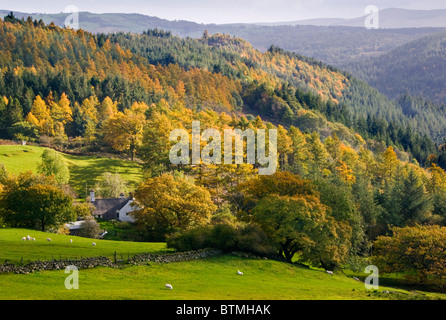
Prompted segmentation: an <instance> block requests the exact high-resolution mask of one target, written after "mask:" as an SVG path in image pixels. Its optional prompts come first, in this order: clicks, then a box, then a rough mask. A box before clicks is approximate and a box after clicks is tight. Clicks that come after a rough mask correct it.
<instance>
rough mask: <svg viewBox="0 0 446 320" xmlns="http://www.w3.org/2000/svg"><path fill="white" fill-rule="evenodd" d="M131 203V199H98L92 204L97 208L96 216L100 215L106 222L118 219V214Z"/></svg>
mask: <svg viewBox="0 0 446 320" xmlns="http://www.w3.org/2000/svg"><path fill="white" fill-rule="evenodd" d="M129 201H130V199H129V198H117V199H96V200H95V201H94V202H92V204H93V205H94V207H95V211H94V215H96V216H98V215H100V216H102V219H105V220H112V219H116V218H117V216H116V212H117V211H120V210H121V209H122V208H124V206H125V205H126V204H127V203H128V202H129Z"/></svg>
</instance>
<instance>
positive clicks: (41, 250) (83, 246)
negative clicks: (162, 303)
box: [0, 228, 171, 264]
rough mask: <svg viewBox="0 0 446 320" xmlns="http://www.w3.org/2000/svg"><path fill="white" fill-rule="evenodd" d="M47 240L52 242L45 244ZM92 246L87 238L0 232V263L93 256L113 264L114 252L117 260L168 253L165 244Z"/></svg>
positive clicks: (107, 243) (108, 242)
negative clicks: (28, 236) (132, 256)
mask: <svg viewBox="0 0 446 320" xmlns="http://www.w3.org/2000/svg"><path fill="white" fill-rule="evenodd" d="M27 235H30V236H31V237H34V238H36V241H35V242H34V241H22V240H21V239H22V238H23V237H26V236H27ZM47 238H51V240H52V241H51V242H49V241H47V240H46V239H47ZM70 239H73V243H70V241H69V240H70ZM92 242H93V240H92V239H88V238H82V237H75V236H68V235H60V234H49V233H46V232H40V231H35V230H26V229H10V228H8V229H0V263H4V261H5V260H8V262H11V263H15V264H17V263H20V262H21V260H22V257H23V263H28V262H30V261H35V260H50V259H52V258H54V259H60V258H62V259H66V258H68V259H71V258H80V257H84V258H85V257H95V256H103V257H108V258H110V259H111V260H112V259H113V258H114V252H115V251H116V252H117V255H118V258H120V257H121V255H122V256H123V258H125V259H127V256H128V255H132V254H136V253H140V252H151V253H165V252H170V251H171V250H170V249H167V248H166V244H165V243H155V242H150V243H149V242H129V241H111V240H94V242H95V243H96V246H93V245H92Z"/></svg>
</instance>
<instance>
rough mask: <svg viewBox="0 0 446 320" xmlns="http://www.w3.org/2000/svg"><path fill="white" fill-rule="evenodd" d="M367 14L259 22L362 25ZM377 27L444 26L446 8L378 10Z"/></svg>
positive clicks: (445, 22) (292, 24)
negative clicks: (348, 16)
mask: <svg viewBox="0 0 446 320" xmlns="http://www.w3.org/2000/svg"><path fill="white" fill-rule="evenodd" d="M366 17H367V15H364V16H361V17H357V18H353V19H337V18H326V19H323V18H321V19H309V20H299V21H288V22H277V23H259V24H260V25H269V26H273V25H276V26H281V25H291V26H297V25H312V26H344V27H364V21H365V18H366ZM379 27H380V28H384V29H400V28H444V27H446V10H445V9H439V10H407V9H397V8H391V9H384V10H381V11H379Z"/></svg>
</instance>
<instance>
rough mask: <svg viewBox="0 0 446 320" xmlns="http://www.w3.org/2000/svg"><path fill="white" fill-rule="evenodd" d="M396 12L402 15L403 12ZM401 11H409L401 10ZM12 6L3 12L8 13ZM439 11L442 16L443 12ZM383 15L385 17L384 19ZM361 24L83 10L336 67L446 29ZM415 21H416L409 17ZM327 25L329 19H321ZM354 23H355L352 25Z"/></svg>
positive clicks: (87, 20) (82, 16) (132, 27)
mask: <svg viewBox="0 0 446 320" xmlns="http://www.w3.org/2000/svg"><path fill="white" fill-rule="evenodd" d="M399 12H400V11H398V12H397V14H398V15H402V14H400V13H399ZM402 12H403V13H404V12H405V11H402ZM8 13H9V10H0V17H4V16H5V15H7V14H8ZM14 14H15V15H16V16H17V17H19V18H23V19H26V18H27V17H28V16H31V17H32V18H33V19H37V20H40V19H42V20H43V22H45V23H46V24H49V23H51V22H54V23H55V24H56V25H58V26H61V27H63V26H64V24H65V19H66V17H67V16H68V14H67V13H58V14H41V13H34V14H33V13H24V12H15V13H14ZM392 14H396V13H392V11H389V10H383V12H382V15H383V16H384V17H385V16H387V15H390V17H389V18H388V19H389V20H391V16H392ZM440 15H441V14H440ZM384 17H382V20H384V21H386V19H384ZM359 20H360V22H361V23H360V25H359V26H358V25H355V24H352V23H350V26H345V25H343V24H340V25H338V24H334V25H331V24H330V25H325V26H319V25H313V23H312V22H303V23H302V24H297V23H291V22H290V23H288V22H286V23H276V24H274V25H262V24H243V23H240V24H221V25H217V24H199V23H195V22H191V21H183V20H180V21H170V20H166V19H161V18H158V17H154V16H146V15H142V14H121V13H103V14H97V13H91V12H80V13H79V26H80V28H82V29H84V30H86V31H89V32H92V33H115V32H132V33H142V32H143V31H146V30H147V29H155V28H158V29H163V30H168V31H171V32H172V33H173V34H174V35H178V36H180V37H192V38H200V37H201V36H202V35H203V33H204V31H205V30H208V31H209V32H210V33H225V34H229V35H232V36H236V37H240V38H243V39H245V40H247V41H249V42H250V43H251V44H252V45H253V46H254V48H256V49H259V50H261V51H266V50H267V49H268V48H269V47H270V46H271V45H276V46H279V47H281V48H283V49H285V50H288V51H292V52H297V53H299V54H302V55H305V56H308V57H314V58H315V59H318V60H321V61H323V62H325V63H328V64H330V65H334V66H342V65H344V64H346V63H349V62H350V61H352V60H355V59H359V58H362V57H369V56H378V55H381V54H384V53H387V52H389V51H391V50H393V49H395V48H397V47H399V46H401V45H403V44H405V43H408V42H410V41H412V40H415V39H418V38H420V37H423V36H425V35H429V34H433V33H436V32H439V31H441V30H445V27H446V26H445V25H444V24H443V25H441V24H431V25H429V24H428V25H426V27H423V28H421V27H419V26H417V27H415V25H414V26H411V27H408V26H405V27H404V26H401V27H400V28H399V29H379V30H367V29H365V28H364V24H363V21H364V18H359ZM409 21H413V20H409ZM321 24H322V25H324V24H325V23H321ZM352 25H353V26H352Z"/></svg>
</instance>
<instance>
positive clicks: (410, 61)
mask: <svg viewBox="0 0 446 320" xmlns="http://www.w3.org/2000/svg"><path fill="white" fill-rule="evenodd" d="M445 43H446V33H444V32H440V33H437V34H434V35H430V36H426V37H423V38H421V39H418V40H415V41H412V42H410V43H407V44H405V45H403V46H401V47H399V48H397V49H395V50H392V51H391V52H388V53H386V54H384V55H382V56H380V57H377V58H371V59H367V60H366V59H364V60H363V61H361V62H358V63H354V64H350V65H345V66H344V67H345V68H346V69H347V70H348V71H350V72H351V73H352V74H353V75H355V76H356V77H358V78H361V79H363V80H365V81H367V82H368V83H369V84H371V85H372V86H373V87H375V88H377V89H378V90H379V91H380V92H382V93H384V94H386V95H387V96H388V97H390V98H392V99H396V98H399V97H400V96H402V95H404V94H409V95H412V96H420V97H423V98H424V99H426V100H430V101H432V102H434V103H437V104H443V105H444V104H446V91H445V87H446V78H445V72H446V51H445ZM440 112H442V113H443V111H441V110H440Z"/></svg>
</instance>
